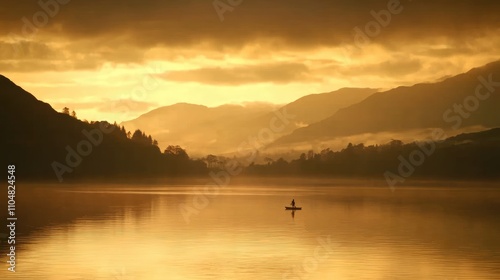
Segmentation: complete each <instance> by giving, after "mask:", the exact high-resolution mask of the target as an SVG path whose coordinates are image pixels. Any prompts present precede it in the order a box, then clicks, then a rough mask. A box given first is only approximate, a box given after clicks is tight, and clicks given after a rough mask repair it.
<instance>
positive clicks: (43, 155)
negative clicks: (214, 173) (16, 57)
mask: <svg viewBox="0 0 500 280" xmlns="http://www.w3.org/2000/svg"><path fill="white" fill-rule="evenodd" d="M0 120H1V121H0V129H1V131H2V132H3V133H2V135H3V136H2V139H1V152H2V155H1V159H0V161H1V164H2V166H6V165H10V164H14V165H16V170H17V173H16V175H19V177H20V178H24V179H29V178H33V179H35V178H36V179H40V178H48V179H57V177H56V175H55V171H54V168H53V163H54V162H59V163H61V165H66V166H67V167H68V168H69V169H71V172H65V173H64V175H63V179H69V178H75V177H78V178H86V177H91V176H100V177H109V176H114V175H128V176H135V175H137V176H141V175H158V176H163V175H177V174H183V173H186V174H187V173H193V172H194V173H196V172H197V171H200V170H203V172H205V169H204V164H202V163H201V162H193V161H191V160H189V159H186V158H182V159H180V158H179V159H178V158H175V157H172V156H170V155H167V154H162V153H161V152H160V150H159V148H158V147H157V146H155V145H152V143H151V141H149V140H150V139H148V138H147V137H146V136H145V134H144V133H141V132H136V133H134V136H135V137H133V138H132V139H129V138H127V136H126V132H125V131H123V130H121V129H120V128H119V127H115V126H114V125H111V124H108V123H106V122H95V123H85V122H82V121H79V120H77V119H76V118H73V117H71V116H69V115H67V114H63V113H58V112H56V111H54V110H53V109H52V107H50V105H48V104H46V103H44V102H41V101H39V100H37V99H36V98H35V97H34V96H33V95H31V94H30V93H28V92H27V91H25V90H23V89H22V88H21V87H19V86H17V85H15V84H14V83H13V82H12V81H10V80H9V79H8V78H6V77H4V76H1V75H0ZM101 127H102V128H105V130H106V131H108V132H103V130H102V129H101ZM84 131H85V132H84ZM96 131H101V132H102V138H100V137H99V136H98V134H100V133H99V132H96ZM86 133H87V134H91V135H93V137H94V138H93V139H94V140H93V141H94V142H95V143H97V144H95V145H91V147H90V148H89V146H88V145H87V146H85V147H83V146H82V145H81V143H82V141H86V142H89V143H90V142H91V141H90V140H89V138H88V137H87V135H86ZM79 145H80V146H79ZM79 149H80V150H79ZM70 150H73V151H74V153H76V155H75V154H73V156H69V158H70V161H71V162H72V164H68V163H67V162H68V160H67V159H68V154H70V153H71V152H69V151H70ZM80 151H83V154H85V155H82V154H80ZM78 158H80V159H78ZM71 165H73V166H71Z"/></svg>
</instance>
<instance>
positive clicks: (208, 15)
mask: <svg viewBox="0 0 500 280" xmlns="http://www.w3.org/2000/svg"><path fill="white" fill-rule="evenodd" d="M46 1H52V2H54V1H56V0H46ZM221 1H224V2H225V0H221ZM390 1H394V0H380V1H376V0H364V1H352V0H336V1H335V0H315V1H311V0H286V1H285V0H277V1H264V0H246V1H243V3H242V4H241V5H240V6H238V7H235V8H234V10H233V11H231V12H226V13H225V14H224V17H225V20H224V21H223V22H221V21H220V20H219V17H218V15H217V13H216V11H215V9H214V7H213V4H212V3H213V1H212V0H170V1H163V0H149V1H137V0H122V1H101V0H72V1H69V3H67V4H65V5H59V7H58V13H54V16H53V17H52V16H48V17H47V18H48V20H47V24H46V25H43V26H41V27H40V28H39V30H38V31H37V32H36V33H37V36H38V35H40V36H49V37H51V38H66V39H71V40H83V39H86V40H92V41H93V42H95V43H96V44H97V45H101V46H102V45H107V46H112V47H119V46H120V45H122V44H133V45H137V46H141V47H152V46H192V45H195V44H199V43H200V42H208V43H212V46H213V47H214V48H219V49H221V50H222V49H223V48H225V47H228V46H232V47H239V46H243V45H245V44H246V43H248V42H254V41H256V40H260V39H269V40H273V39H277V40H278V41H281V42H284V43H286V44H287V45H288V46H289V47H311V46H323V45H337V44H340V43H346V42H348V43H349V42H353V28H354V27H360V28H361V29H365V27H366V25H367V24H368V23H369V22H370V21H373V20H374V18H373V16H372V15H371V14H370V12H371V11H372V10H373V11H375V12H378V11H380V10H382V9H387V4H388V3H389V2H390ZM400 3H401V5H402V7H403V10H402V12H401V13H399V14H396V15H392V16H391V21H390V22H389V23H388V24H387V26H386V27H382V28H381V31H380V32H378V34H377V36H376V38H371V39H372V41H374V42H378V43H382V44H383V43H385V42H387V43H390V42H391V41H392V42H394V41H397V42H400V41H406V42H414V41H415V40H433V39H434V38H437V37H444V38H453V40H458V41H463V40H466V39H467V38H470V37H474V36H485V32H495V31H497V30H498V28H499V27H500V17H499V16H498V11H499V10H500V9H499V8H500V2H498V1H493V0H491V1H486V0H462V1H460V0H458V1H452V0H434V1H430V0H427V1H424V0H419V1H410V0H401V2H400ZM2 4H3V5H2V8H0V26H2V30H1V31H0V32H1V34H3V35H4V36H6V35H8V34H9V33H15V34H18V35H22V28H23V25H25V23H23V21H22V20H21V19H22V18H23V17H25V18H26V19H28V20H29V21H31V22H33V16H34V15H36V13H37V12H40V11H43V10H42V8H41V7H40V6H39V5H38V0H31V1H16V0H9V1H4V2H3V3H2ZM30 36H31V35H30Z"/></svg>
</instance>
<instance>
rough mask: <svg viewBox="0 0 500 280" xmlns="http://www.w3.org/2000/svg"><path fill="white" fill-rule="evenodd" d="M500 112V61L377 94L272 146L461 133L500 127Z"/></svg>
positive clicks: (300, 129) (297, 131)
mask: <svg viewBox="0 0 500 280" xmlns="http://www.w3.org/2000/svg"><path fill="white" fill-rule="evenodd" d="M491 81H494V82H493V83H492V82H491ZM495 81H498V82H495ZM495 83H496V84H495ZM476 95H478V96H476ZM499 110H500V61H497V62H493V63H490V64H487V65H485V66H483V67H479V68H475V69H472V70H470V71H469V72H467V73H464V74H460V75H457V76H454V77H451V78H447V79H445V80H443V81H441V82H437V83H427V84H417V85H414V86H411V87H398V88H395V89H391V90H388V91H383V92H377V93H375V94H373V95H371V96H370V97H368V98H366V99H364V100H363V101H361V102H359V103H356V104H353V105H351V106H347V107H345V108H343V109H340V110H338V111H337V112H336V113H335V114H332V115H331V116H330V117H327V118H325V119H323V120H321V121H319V122H316V123H313V124H311V125H309V126H307V127H304V128H299V129H297V130H295V131H293V133H291V134H290V135H286V136H284V137H282V138H281V139H278V140H277V141H276V142H275V143H273V144H272V146H274V147H293V146H294V145H297V144H299V143H304V142H312V141H318V140H322V141H328V140H331V139H335V138H341V137H346V136H351V135H357V134H363V133H381V132H395V133H401V132H405V131H409V130H415V129H426V128H443V129H445V130H457V132H458V131H459V130H460V129H463V128H466V127H471V126H480V127H484V128H493V127H498V126H500V114H499Z"/></svg>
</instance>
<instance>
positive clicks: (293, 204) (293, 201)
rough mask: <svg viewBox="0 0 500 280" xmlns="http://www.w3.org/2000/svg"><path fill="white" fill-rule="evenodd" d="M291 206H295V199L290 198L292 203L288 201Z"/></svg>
mask: <svg viewBox="0 0 500 280" xmlns="http://www.w3.org/2000/svg"><path fill="white" fill-rule="evenodd" d="M290 204H291V205H292V207H295V199H292V203H290Z"/></svg>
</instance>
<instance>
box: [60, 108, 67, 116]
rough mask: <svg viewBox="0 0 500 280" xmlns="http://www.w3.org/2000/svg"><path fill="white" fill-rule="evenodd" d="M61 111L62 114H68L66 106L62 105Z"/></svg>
mask: <svg viewBox="0 0 500 280" xmlns="http://www.w3.org/2000/svg"><path fill="white" fill-rule="evenodd" d="M61 112H62V113H63V114H66V115H69V108H68V107H64V108H63V109H62V111H61Z"/></svg>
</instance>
